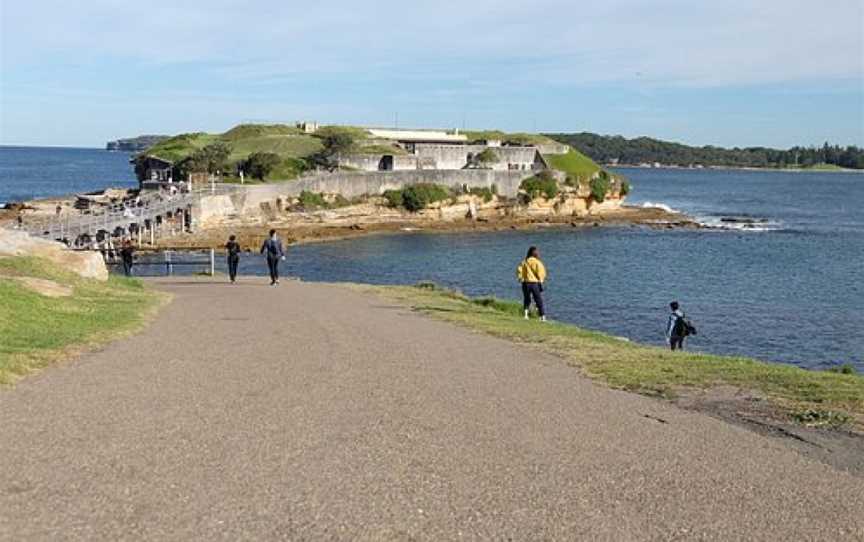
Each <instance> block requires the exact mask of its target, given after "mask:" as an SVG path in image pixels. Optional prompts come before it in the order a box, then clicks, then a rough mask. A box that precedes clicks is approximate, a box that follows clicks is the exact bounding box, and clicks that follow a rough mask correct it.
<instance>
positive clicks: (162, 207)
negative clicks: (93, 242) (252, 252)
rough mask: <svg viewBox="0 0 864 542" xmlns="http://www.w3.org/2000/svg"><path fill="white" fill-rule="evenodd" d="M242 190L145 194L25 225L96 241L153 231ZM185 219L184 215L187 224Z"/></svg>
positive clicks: (49, 234)
mask: <svg viewBox="0 0 864 542" xmlns="http://www.w3.org/2000/svg"><path fill="white" fill-rule="evenodd" d="M238 189H239V187H237V186H233V185H224V184H218V185H210V186H207V187H202V188H200V189H196V190H193V191H188V192H176V193H173V194H166V193H163V192H161V191H159V192H156V191H154V192H152V193H147V192H142V196H141V197H139V198H137V199H136V201H135V202H133V203H132V204H131V205H130V202H123V203H118V204H114V205H111V206H108V207H105V208H103V209H99V211H100V212H98V213H93V214H80V215H71V216H70V215H68V214H67V215H65V216H64V215H58V216H55V217H50V218H46V219H45V220H42V221H39V222H30V223H25V224H24V225H23V227H24V229H25V230H26V231H27V232H28V233H29V234H30V235H33V236H35V237H41V238H44V239H53V240H65V241H66V242H68V243H70V244H73V243H74V242H75V240H77V239H79V238H80V237H82V236H87V237H90V238H92V237H94V236H96V235H97V234H99V233H100V232H102V233H105V234H109V235H111V234H113V233H114V232H116V231H117V230H118V228H119V229H121V230H123V231H124V232H130V231H131V230H139V229H144V228H145V227H148V228H151V229H152V228H153V227H154V225H155V224H156V223H157V221H158V220H159V218H160V217H163V218H164V217H166V216H171V215H174V214H176V213H186V212H189V211H192V210H193V208H195V207H198V204H199V203H200V199H201V198H202V197H206V196H210V195H219V194H222V195H224V194H231V193H233V192H235V191H237V190H238ZM185 220H186V218H185V216H184V224H185Z"/></svg>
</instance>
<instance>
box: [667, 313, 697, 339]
mask: <svg viewBox="0 0 864 542" xmlns="http://www.w3.org/2000/svg"><path fill="white" fill-rule="evenodd" d="M672 335H674V336H676V337H687V336H688V335H696V328H695V327H694V326H693V324H691V323H690V321H689V320H687V318H685V317H684V316H683V315H682V316H679V317H677V319H676V320H675V325H673V326H672Z"/></svg>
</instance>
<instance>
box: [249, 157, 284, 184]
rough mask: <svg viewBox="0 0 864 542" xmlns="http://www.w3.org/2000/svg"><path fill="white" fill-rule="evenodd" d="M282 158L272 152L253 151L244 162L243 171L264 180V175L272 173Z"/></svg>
mask: <svg viewBox="0 0 864 542" xmlns="http://www.w3.org/2000/svg"><path fill="white" fill-rule="evenodd" d="M281 161H282V159H281V158H280V157H279V155H278V154H275V153H272V152H253V153H252V154H250V155H249V158H247V159H246V160H245V161H244V162H243V171H245V172H246V173H248V174H249V175H251V176H252V178H254V179H258V180H259V181H263V180H264V177H266V176H267V175H270V172H272V171H273V170H274V169H275V168H276V166H278V165H279V163H280V162H281Z"/></svg>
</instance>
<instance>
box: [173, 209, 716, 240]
mask: <svg viewBox="0 0 864 542" xmlns="http://www.w3.org/2000/svg"><path fill="white" fill-rule="evenodd" d="M628 226H629V227H646V228H652V229H675V228H679V229H680V228H684V229H699V228H702V227H703V226H701V225H700V224H699V223H697V222H696V221H694V220H693V219H691V218H689V217H687V216H685V215H682V214H678V213H670V212H668V211H665V210H663V209H656V208H643V207H628V206H622V207H620V208H619V209H618V210H614V211H607V212H605V213H603V214H602V215H596V216H584V217H574V216H547V217H499V218H491V219H478V220H472V219H467V218H466V219H459V220H446V221H444V220H434V219H429V218H421V217H416V218H413V219H411V218H409V217H401V218H398V219H393V220H382V221H378V222H361V221H353V222H352V221H334V222H326V221H322V222H311V221H298V220H286V221H273V222H268V223H264V224H260V225H251V224H236V225H232V224H226V225H220V226H213V227H208V228H206V229H201V230H198V231H196V232H194V233H185V234H182V235H178V236H175V237H172V238H168V239H163V240H162V241H160V242H159V243H157V246H161V247H163V248H174V249H188V250H198V249H210V248H216V249H219V248H222V247H223V246H224V245H225V241H226V239H227V238H228V236H229V235H236V236H237V239H238V241H239V242H240V244H241V246H242V247H243V249H244V250H257V249H258V247H260V245H261V243H262V242H263V241H264V239H265V238H266V235H267V231H268V229H269V228H271V227H272V228H275V229H276V230H278V231H280V233H281V235H282V237H283V239H285V240H286V241H287V242H288V243H290V244H306V243H319V242H326V241H341V240H345V239H355V238H359V237H365V236H369V235H399V234H408V233H487V232H501V231H510V230H520V231H531V230H543V229H549V228H558V229H570V228H594V227H628Z"/></svg>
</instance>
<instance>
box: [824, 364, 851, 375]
mask: <svg viewBox="0 0 864 542" xmlns="http://www.w3.org/2000/svg"><path fill="white" fill-rule="evenodd" d="M828 371H830V372H832V373H840V374H841V375H854V374H857V373H858V372H857V371H856V370H855V366H854V365H852V364H851V363H844V364H843V365H835V366H834V367H830V368H828Z"/></svg>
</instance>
